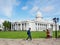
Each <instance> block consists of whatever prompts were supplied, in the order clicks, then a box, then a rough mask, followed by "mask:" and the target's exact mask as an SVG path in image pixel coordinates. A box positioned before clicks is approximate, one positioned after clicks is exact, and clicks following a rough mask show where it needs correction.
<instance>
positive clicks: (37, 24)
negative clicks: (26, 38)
mask: <svg viewBox="0 0 60 45" xmlns="http://www.w3.org/2000/svg"><path fill="white" fill-rule="evenodd" d="M28 28H31V31H43V30H46V29H48V28H51V29H52V30H55V24H54V22H53V20H45V19H43V17H42V14H41V13H40V12H39V11H38V12H37V15H36V17H35V19H34V20H25V21H20V22H12V24H11V30H28ZM57 30H59V25H57Z"/></svg>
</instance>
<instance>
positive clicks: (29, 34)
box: [26, 28, 32, 40]
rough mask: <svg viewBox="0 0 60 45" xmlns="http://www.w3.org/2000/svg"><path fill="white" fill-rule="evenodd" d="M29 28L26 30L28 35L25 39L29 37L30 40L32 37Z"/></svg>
mask: <svg viewBox="0 0 60 45" xmlns="http://www.w3.org/2000/svg"><path fill="white" fill-rule="evenodd" d="M30 30H31V28H29V30H28V31H27V35H28V37H27V39H26V40H28V39H30V40H32V37H31V31H30Z"/></svg>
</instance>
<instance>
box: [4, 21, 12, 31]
mask: <svg viewBox="0 0 60 45" xmlns="http://www.w3.org/2000/svg"><path fill="white" fill-rule="evenodd" d="M3 26H4V30H5V31H6V30H11V22H9V21H4V22H3Z"/></svg>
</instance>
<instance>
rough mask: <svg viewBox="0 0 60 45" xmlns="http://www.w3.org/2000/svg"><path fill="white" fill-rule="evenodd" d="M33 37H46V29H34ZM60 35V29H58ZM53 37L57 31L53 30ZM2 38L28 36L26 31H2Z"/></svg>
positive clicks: (0, 33) (0, 36) (0, 34)
mask: <svg viewBox="0 0 60 45" xmlns="http://www.w3.org/2000/svg"><path fill="white" fill-rule="evenodd" d="M31 35H32V38H45V37H46V32H44V31H34V32H33V31H32V32H31ZM58 35H60V31H58ZM53 37H55V32H53ZM0 38H13V39H14V38H15V39H17V38H20V39H21V38H27V34H26V31H5V32H4V31H0Z"/></svg>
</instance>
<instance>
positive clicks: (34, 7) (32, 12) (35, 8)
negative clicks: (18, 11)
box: [30, 6, 39, 15]
mask: <svg viewBox="0 0 60 45" xmlns="http://www.w3.org/2000/svg"><path fill="white" fill-rule="evenodd" d="M37 11H39V7H37V6H33V8H32V9H31V10H30V14H32V15H34V14H35V13H36V12H37Z"/></svg>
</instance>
